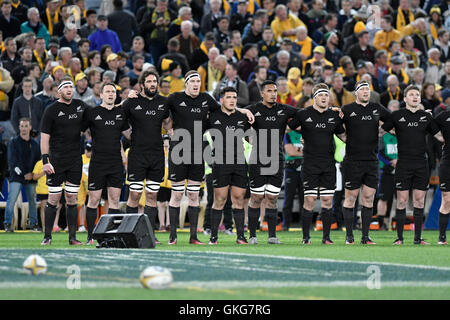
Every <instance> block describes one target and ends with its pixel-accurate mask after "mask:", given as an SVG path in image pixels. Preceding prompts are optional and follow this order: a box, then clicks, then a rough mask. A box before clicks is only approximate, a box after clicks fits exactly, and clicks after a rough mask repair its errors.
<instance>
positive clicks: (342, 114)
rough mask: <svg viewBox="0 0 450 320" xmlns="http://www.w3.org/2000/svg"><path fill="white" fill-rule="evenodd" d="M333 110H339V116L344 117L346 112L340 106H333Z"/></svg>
mask: <svg viewBox="0 0 450 320" xmlns="http://www.w3.org/2000/svg"><path fill="white" fill-rule="evenodd" d="M331 110H333V111H334V112H338V113H339V118H341V119H342V118H344V113H343V112H342V109H341V108H338V107H331Z"/></svg>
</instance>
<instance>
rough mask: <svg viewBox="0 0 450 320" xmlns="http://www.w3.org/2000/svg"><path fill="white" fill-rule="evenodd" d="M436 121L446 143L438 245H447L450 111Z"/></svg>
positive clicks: (443, 153) (441, 175)
mask: <svg viewBox="0 0 450 320" xmlns="http://www.w3.org/2000/svg"><path fill="white" fill-rule="evenodd" d="M435 120H436V123H437V125H438V126H439V128H440V130H441V133H442V137H443V139H444V141H445V142H444V146H443V148H442V157H441V162H440V164H439V188H440V189H441V192H442V201H441V207H440V208H439V218H438V219H439V239H438V242H437V244H439V245H447V244H448V242H447V232H446V230H447V226H448V218H449V216H450V111H449V110H447V111H442V112H441V113H439V114H438V115H437V116H436V117H435Z"/></svg>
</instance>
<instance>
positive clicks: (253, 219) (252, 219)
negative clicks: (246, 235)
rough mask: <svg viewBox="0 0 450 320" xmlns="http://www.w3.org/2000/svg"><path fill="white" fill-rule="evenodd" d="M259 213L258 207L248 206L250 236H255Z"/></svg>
mask: <svg viewBox="0 0 450 320" xmlns="http://www.w3.org/2000/svg"><path fill="white" fill-rule="evenodd" d="M260 215H261V209H260V208H252V207H250V206H249V207H248V231H249V232H250V238H254V237H256V228H257V227H258V220H259V216H260Z"/></svg>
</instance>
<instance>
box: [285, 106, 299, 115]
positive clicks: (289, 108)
mask: <svg viewBox="0 0 450 320" xmlns="http://www.w3.org/2000/svg"><path fill="white" fill-rule="evenodd" d="M282 106H283V108H284V112H285V113H286V114H287V116H288V118H293V117H294V116H295V114H296V113H297V112H298V109H297V108H294V107H292V106H289V105H287V104H283V105H282Z"/></svg>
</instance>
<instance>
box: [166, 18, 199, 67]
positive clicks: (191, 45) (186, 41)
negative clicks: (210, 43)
mask: <svg viewBox="0 0 450 320" xmlns="http://www.w3.org/2000/svg"><path fill="white" fill-rule="evenodd" d="M192 28H193V24H192V22H191V21H189V20H186V21H183V22H181V26H180V30H181V33H180V34H179V35H177V36H175V37H174V38H175V39H177V40H178V42H179V44H180V47H179V49H178V52H179V53H181V54H183V55H184V56H185V57H186V59H187V61H191V59H192V55H193V53H194V51H195V50H196V49H198V48H199V47H200V39H199V38H198V37H197V36H196V35H195V34H194V33H193V32H192V30H193V29H192ZM174 38H172V39H174Z"/></svg>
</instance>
